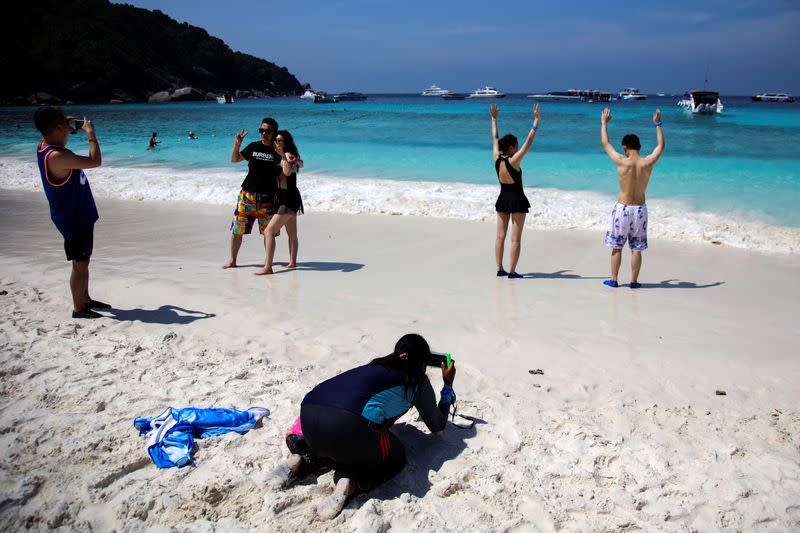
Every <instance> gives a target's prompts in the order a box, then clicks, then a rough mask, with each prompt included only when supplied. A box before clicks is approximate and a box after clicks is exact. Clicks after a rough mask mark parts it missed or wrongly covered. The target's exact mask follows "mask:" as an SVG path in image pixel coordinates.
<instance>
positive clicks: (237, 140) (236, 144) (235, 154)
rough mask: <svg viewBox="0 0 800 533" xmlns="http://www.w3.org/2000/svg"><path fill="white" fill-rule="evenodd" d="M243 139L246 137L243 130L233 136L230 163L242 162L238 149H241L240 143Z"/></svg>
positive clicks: (242, 157) (242, 158)
mask: <svg viewBox="0 0 800 533" xmlns="http://www.w3.org/2000/svg"><path fill="white" fill-rule="evenodd" d="M245 137H247V132H246V131H245V130H244V129H242V131H241V132H239V133H237V134H236V135H235V136H234V138H233V152H231V163H239V162H240V161H244V156H242V154H241V153H239V148H241V147H242V141H243V140H244V138H245Z"/></svg>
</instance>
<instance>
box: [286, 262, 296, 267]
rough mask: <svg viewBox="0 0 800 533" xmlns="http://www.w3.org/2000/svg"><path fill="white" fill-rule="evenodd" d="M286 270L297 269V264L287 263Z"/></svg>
mask: <svg viewBox="0 0 800 533" xmlns="http://www.w3.org/2000/svg"><path fill="white" fill-rule="evenodd" d="M286 268H297V263H289V264H288V265H286Z"/></svg>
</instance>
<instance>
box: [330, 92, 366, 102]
mask: <svg viewBox="0 0 800 533" xmlns="http://www.w3.org/2000/svg"><path fill="white" fill-rule="evenodd" d="M333 99H334V100H336V101H337V102H358V101H361V100H366V99H367V97H366V96H364V95H363V94H361V93H354V92H347V93H339V94H334V95H333Z"/></svg>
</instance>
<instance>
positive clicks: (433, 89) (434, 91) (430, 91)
mask: <svg viewBox="0 0 800 533" xmlns="http://www.w3.org/2000/svg"><path fill="white" fill-rule="evenodd" d="M451 92H452V91H448V90H447V89H442V88H441V87H437V86H436V85H431V86H430V87H428V88H427V89H425V90H424V91H422V93H421V96H444V95H446V94H450V93H451Z"/></svg>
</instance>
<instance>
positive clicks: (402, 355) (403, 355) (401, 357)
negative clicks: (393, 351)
mask: <svg viewBox="0 0 800 533" xmlns="http://www.w3.org/2000/svg"><path fill="white" fill-rule="evenodd" d="M397 356H398V357H399V358H400V360H401V361H405V360H406V359H408V354H407V353H399V354H397Z"/></svg>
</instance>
